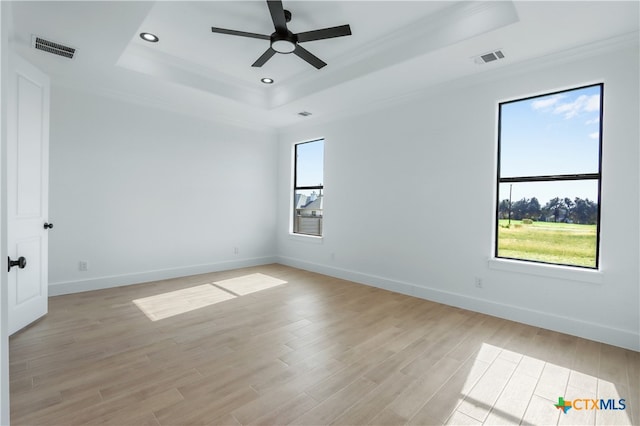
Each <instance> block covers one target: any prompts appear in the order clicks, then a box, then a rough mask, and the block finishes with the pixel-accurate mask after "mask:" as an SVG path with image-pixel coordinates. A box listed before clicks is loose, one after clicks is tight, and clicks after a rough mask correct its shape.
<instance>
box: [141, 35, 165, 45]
mask: <svg viewBox="0 0 640 426" xmlns="http://www.w3.org/2000/svg"><path fill="white" fill-rule="evenodd" d="M140 38H141V39H143V40H144V41H148V42H150V43H157V42H158V40H160V39H159V38H158V36H157V35H155V34H151V33H140Z"/></svg>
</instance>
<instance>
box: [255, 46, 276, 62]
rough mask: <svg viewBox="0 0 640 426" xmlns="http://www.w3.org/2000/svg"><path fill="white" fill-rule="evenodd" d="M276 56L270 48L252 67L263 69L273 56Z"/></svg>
mask: <svg viewBox="0 0 640 426" xmlns="http://www.w3.org/2000/svg"><path fill="white" fill-rule="evenodd" d="M275 54H276V51H275V50H273V49H272V48H271V47H269V48H268V49H267V50H266V51H265V52H264V53H263V54H262V56H260V57H259V58H258V60H257V61H255V62H254V63H253V64H252V65H251V66H252V67H261V66H263V65H264V64H265V63H266V62H267V61H268V60H269V59H271V57H272V56H273V55H275Z"/></svg>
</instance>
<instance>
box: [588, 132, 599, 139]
mask: <svg viewBox="0 0 640 426" xmlns="http://www.w3.org/2000/svg"><path fill="white" fill-rule="evenodd" d="M589 137H590V138H591V139H598V138H599V137H600V132H593V133H589Z"/></svg>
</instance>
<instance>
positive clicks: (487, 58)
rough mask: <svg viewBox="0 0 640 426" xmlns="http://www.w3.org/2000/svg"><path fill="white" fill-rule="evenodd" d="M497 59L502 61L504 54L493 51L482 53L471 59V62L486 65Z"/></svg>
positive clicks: (499, 51) (500, 51)
mask: <svg viewBox="0 0 640 426" xmlns="http://www.w3.org/2000/svg"><path fill="white" fill-rule="evenodd" d="M498 59H504V53H502V50H499V49H498V50H494V51H493V52H488V53H484V54H482V55H478V56H476V57H474V58H473V62H475V63H476V64H486V63H488V62H493V61H497V60H498Z"/></svg>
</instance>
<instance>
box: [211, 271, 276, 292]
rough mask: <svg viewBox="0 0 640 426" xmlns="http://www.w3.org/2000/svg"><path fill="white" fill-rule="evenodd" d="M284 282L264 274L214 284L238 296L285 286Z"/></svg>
mask: <svg viewBox="0 0 640 426" xmlns="http://www.w3.org/2000/svg"><path fill="white" fill-rule="evenodd" d="M286 283H287V282H286V281H283V280H279V279H277V278H274V277H270V276H269V275H265V274H250V275H244V276H242V277H237V278H231V279H228V280H223V281H215V282H214V284H215V285H217V286H219V287H221V288H224V289H225V290H228V291H230V292H232V293H234V294H237V295H239V296H244V295H245V294H250V293H255V292H257V291H261V290H266V289H268V288H273V287H277V286H279V285H282V284H286Z"/></svg>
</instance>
